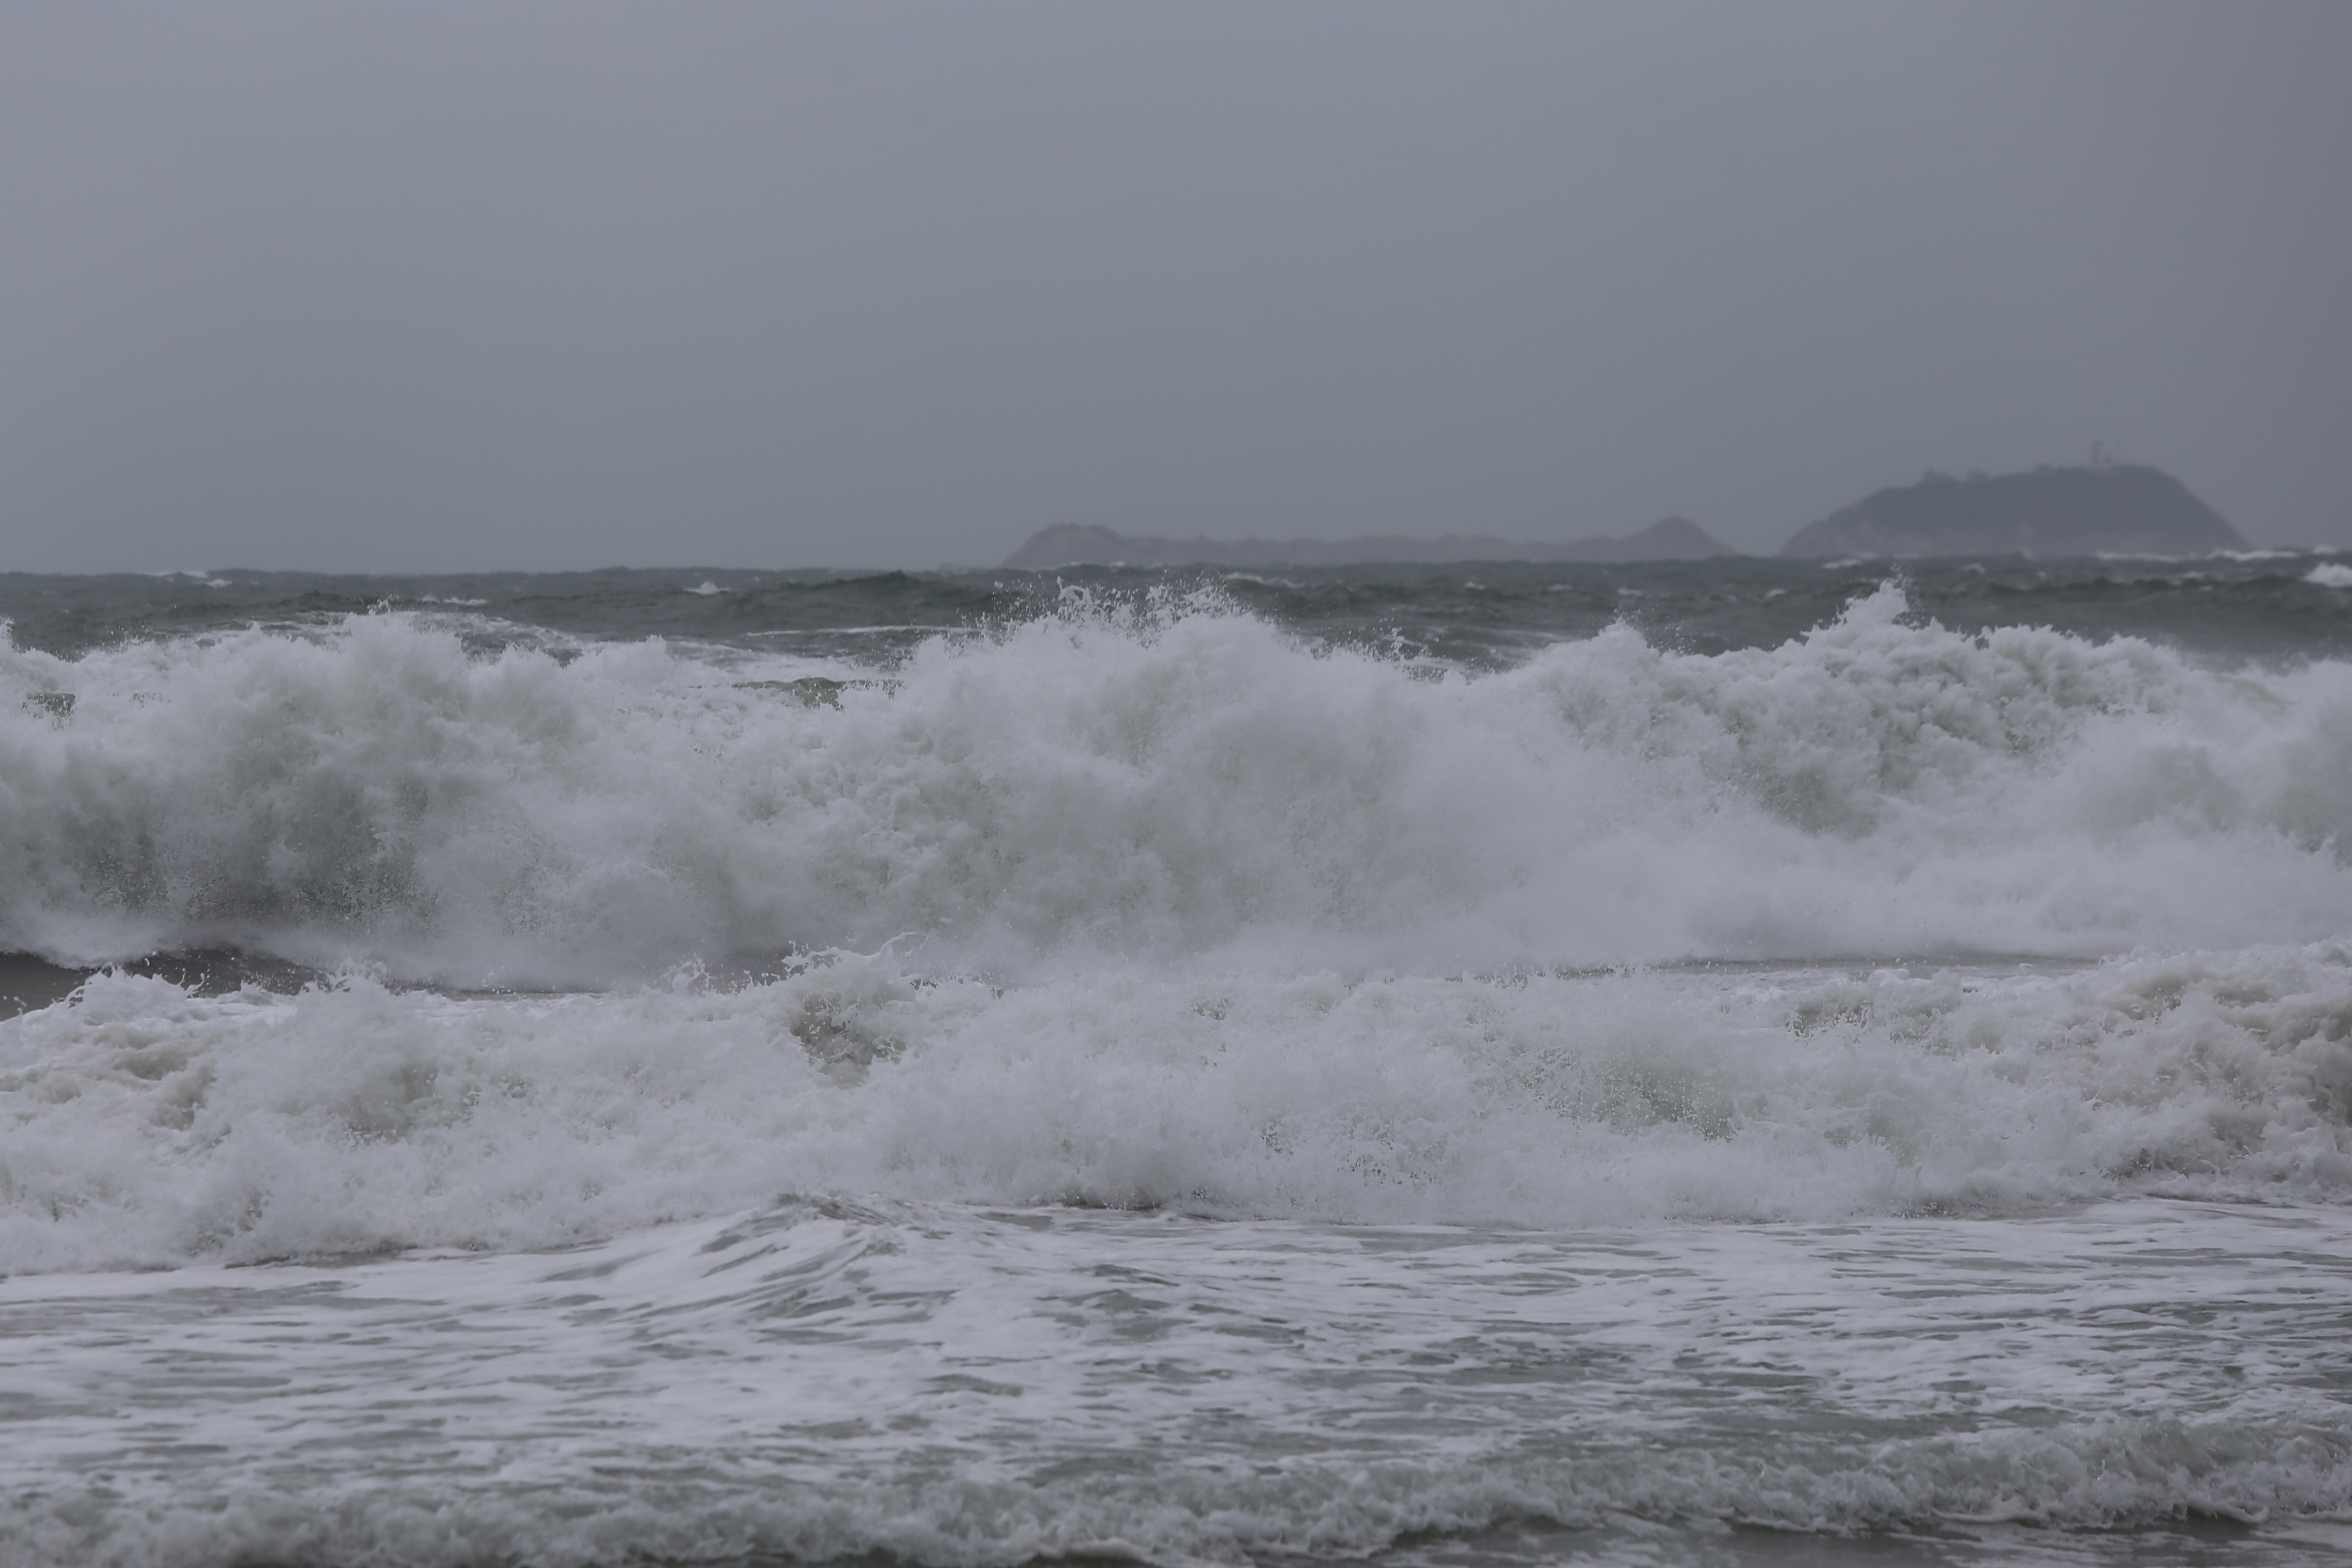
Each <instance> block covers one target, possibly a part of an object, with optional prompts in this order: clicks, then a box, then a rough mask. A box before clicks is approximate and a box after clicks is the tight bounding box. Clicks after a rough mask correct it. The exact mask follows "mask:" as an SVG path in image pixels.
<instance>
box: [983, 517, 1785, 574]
mask: <svg viewBox="0 0 2352 1568" xmlns="http://www.w3.org/2000/svg"><path fill="white" fill-rule="evenodd" d="M1736 554H1738V551H1736V550H1733V549H1731V548H1729V547H1728V546H1727V545H1725V544H1723V543H1720V542H1717V540H1716V539H1714V538H1713V537H1711V536H1710V535H1709V534H1708V533H1707V531H1706V530H1705V529H1703V528H1701V527H1700V526H1699V525H1698V524H1696V523H1695V522H1692V521H1689V520H1688V519H1686V518H1679V517H1670V518H1667V519H1665V520H1664V521H1661V522H1654V523H1652V524H1651V525H1650V526H1649V527H1647V528H1644V529H1642V530H1639V531H1636V532H1633V533H1630V534H1628V535H1626V536H1625V537H1624V538H1622V539H1613V538H1610V537H1608V536H1606V535H1602V536H1600V537H1596V538H1592V539H1578V540H1571V541H1569V542H1559V543H1540V542H1520V541H1517V540H1509V539H1496V538H1495V537H1494V536H1492V535H1490V534H1484V533H1448V534H1444V535H1441V536H1439V537H1437V538H1435V539H1415V538H1412V537H1409V536H1407V535H1404V534H1399V533H1385V534H1379V535H1375V536H1371V537H1368V538H1362V539H1336V540H1333V539H1211V538H1208V537H1207V536H1206V535H1202V536H1200V537H1196V538H1192V539H1170V538H1167V537H1165V536H1161V535H1156V534H1126V533H1117V532H1114V531H1111V530H1110V529H1108V528H1105V527H1103V526H1102V525H1101V524H1099V523H1091V522H1057V523H1055V524H1054V525H1053V526H1052V527H1050V528H1041V529H1039V530H1038V531H1036V532H1034V533H1033V534H1031V535H1030V536H1029V537H1028V539H1027V540H1026V541H1024V542H1023V544H1022V546H1021V548H1020V549H1018V550H1016V551H1014V552H1013V553H1012V554H1011V555H1009V556H1007V557H1006V558H1005V562H1004V564H1005V566H1006V567H1007V568H1010V569H1013V570H1024V569H1026V570H1037V569H1042V568H1046V567H1054V566H1351V565H1359V564H1379V563H1416V564H1423V565H1430V564H1435V563H1444V562H1454V561H1700V560H1705V559H1706V557H1708V556H1711V555H1736Z"/></svg>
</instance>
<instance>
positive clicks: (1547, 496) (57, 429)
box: [0, 0, 2352, 571]
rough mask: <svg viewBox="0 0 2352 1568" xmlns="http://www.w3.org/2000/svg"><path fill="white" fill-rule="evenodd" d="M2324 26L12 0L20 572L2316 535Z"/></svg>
mask: <svg viewBox="0 0 2352 1568" xmlns="http://www.w3.org/2000/svg"><path fill="white" fill-rule="evenodd" d="M2347 80H2352V5H2343V4H2340V3H2320V4H2310V5H2291V4H2270V5H2265V4H2259V3H2256V4H2232V5H2170V4H2164V3H2162V0H2128V3H2125V4H2092V3H2076V4H2068V5H2052V4H2042V3H2040V0H2036V3H2033V4H2001V3H1997V0H1965V3H1954V4H1946V5H1923V4H1900V3H1895V0H1869V3H1866V4H1842V3H1840V4H1823V3H1810V0H1782V3H1779V4H1773V5H1754V4H1748V3H1746V0H1741V3H1737V4H1626V5H1569V4H1544V5H1484V4H1476V3H1469V4H1464V3H1458V0H1457V3H1448V4H1444V5H1437V4H1430V5H1384V4H1378V3H1364V0H1350V3H1349V4H1344V5H1341V4H1316V3H1311V0H1301V3H1296V4H1281V5H1276V4H1263V3H1257V0H1252V3H1249V4H1240V5H1229V4H1220V3H1215V0H1182V3H1181V4H1173V3H1171V4H1164V5H1120V4H1089V5H1067V4H1057V5H1034V4H1005V3H988V4H957V5H667V4H665V5H655V4H644V5H618V6H616V5H592V4H584V3H583V4H563V5H534V4H499V5H480V4H472V3H467V4H462V5H456V4H452V5H441V4H432V3H429V0H423V3H420V0H403V3H400V4H358V5H320V4H315V3H310V0H304V3H301V4H292V5H248V4H238V3H235V0H230V3H223V4H205V5H183V4H177V3H174V4H169V5H163V4H155V5H102V4H100V5H48V4H44V3H38V0H8V3H7V4H5V5H0V569H29V570H41V571H98V570H154V569H163V568H171V567H215V568H216V567H223V566H234V565H244V566H260V567H283V568H303V569H320V570H346V569H364V570H382V571H425V570H442V569H448V570H460V569H473V568H491V567H544V568H558V567H574V566H593V565H606V564H635V565H688V564H691V565H740V566H795V565H838V566H855V565H881V566H888V565H900V566H929V565H935V564H938V563H942V562H968V563H992V562H995V561H997V560H999V559H1002V558H1003V555H1004V554H1005V553H1006V552H1009V551H1010V550H1011V549H1012V548H1013V546H1014V545H1015V544H1016V543H1018V542H1020V540H1021V539H1022V538H1023V537H1024V536H1025V535H1026V534H1027V533H1028V532H1029V531H1031V530H1033V529H1034V528H1036V527H1038V526H1040V525H1041V524H1043V523H1045V522H1048V521H1062V520H1075V521H1090V522H1101V523H1106V524H1108V525H1110V526H1112V527H1115V528H1118V529H1121V530H1124V531H1130V532H1146V531H1148V532H1185V533H1193V532H1200V531H1207V532H1212V533H1220V534H1279V535H1290V534H1309V535H1319V536H1324V537H1338V536H1341V535H1346V534H1351V533H1360V532H1391V531H1398V532H1422V533H1435V532H1444V531H1480V532H1493V533H1502V534H1507V535H1512V536H1516V537H1521V538H1528V539H1560V538H1574V537H1579V536H1581V535H1585V534H1589V533H1596V532H1611V533H1615V532H1622V531H1626V530H1629V529H1633V528H1636V527H1639V526H1641V525H1643V524H1644V523H1648V522H1651V521H1654V520H1656V519H1657V518H1659V517H1662V516H1665V515H1667V514H1669V513H1680V514H1683V515H1686V516H1689V517H1693V518H1696V519H1697V520H1698V521H1700V522H1702V523H1704V524H1705V525H1706V527H1707V528H1709V529H1711V530H1713V531H1716V532H1717V534H1718V535H1719V536H1720V537H1722V538H1723V539H1725V540H1726V541H1727V542H1731V543H1733V544H1735V545H1738V546H1739V547H1741V548H1744V549H1748V550H1752V551H1759V552H1760V551H1769V550H1772V549H1775V548H1777V547H1778V546H1779V545H1780V542H1781V541H1782V540H1783V539H1784V538H1785V537H1786V536H1787V535H1788V534H1789V533H1790V531H1793V530H1795V529H1796V528H1797V527H1799V526H1800V525H1801V524H1803V523H1805V522H1808V521H1812V520H1813V519H1815V518H1817V517H1820V516H1822V515H1823V514H1824V513H1826V512H1828V511H1830V510H1833V509H1834V508H1836V507H1838V506H1841V505H1843V504H1844V503H1845V502H1847V501H1850V500H1854V499H1856V498H1858V497H1860V496H1861V495H1863V494H1865V493H1867V492H1868V491H1870V490H1872V489H1876V488H1877V487H1879V486H1882V485H1886V484H1895V483H1907V482H1909V481H1910V480H1913V479H1916V478H1917V477H1918V476H1919V474H1920V472H1921V471H1922V470H1923V469H1926V468H1943V469H1948V470H1952V471H1961V470H1966V469H1969V468H1984V469H1988V470H1992V471H2000V470H2005V469H2012V468H2025V467H2030V466H2032V464H2035V463H2037V462H2045V461H2055V462H2073V461H2080V460H2082V459H2083V458H2084V457H2085V456H2086V455H2087V454H2088V452H2089V449H2090V446H2091V443H2092V442H2093V441H2095V440H2097V441H2104V442H2105V443H2106V444H2107V446H2108V447H2109V448H2110V450H2111V451H2113V452H2114V453H2115V454H2116V456H2117V457H2118V458H2120V459H2122V460H2126V461H2142V462H2150V463H2154V464H2157V465H2158V466H2159V467H2161V468H2166V469H2168V470H2170V471H2171V472H2173V473H2175V474H2177V475H2179V477H2180V478H2181V479H2185V480H2186V481H2187V482H2188V483H2189V486H2190V487H2191V488H2192V489H2195V490H2197V491H2198V492H2199V493H2200V495H2202V496H2203V497H2205V499H2206V500H2209V501H2210V502H2211V503H2212V504H2213V505H2215V506H2216V507H2218V508H2219V509H2220V510H2221V511H2222V512H2223V514H2224V515H2226V516H2228V517H2229V518H2231V520H2232V521H2235V522H2236V523H2238V524H2239V526H2240V527H2241V528H2242V530H2243V531H2245V532H2246V533H2247V534H2248V535H2249V536H2250V537H2252V538H2253V539H2254V540H2256V541H2257V542H2334V543H2339V544H2352V89H2347V85H2346V84H2347Z"/></svg>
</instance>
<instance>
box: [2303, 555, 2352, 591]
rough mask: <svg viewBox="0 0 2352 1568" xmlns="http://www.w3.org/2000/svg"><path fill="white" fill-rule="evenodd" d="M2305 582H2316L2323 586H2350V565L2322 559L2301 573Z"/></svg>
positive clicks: (2351, 581)
mask: <svg viewBox="0 0 2352 1568" xmlns="http://www.w3.org/2000/svg"><path fill="white" fill-rule="evenodd" d="M2303 580H2304V581H2305V582H2306V583H2316V584H2319V585H2320V586H2321V587H2323V588H2352V566H2347V565H2344V564H2342V563H2340V562H2335V561H2323V562H2321V563H2319V564H2318V565H2316V566H2315V567H2313V568H2312V569H2311V570H2310V571H2308V572H2306V573H2305V574H2303Z"/></svg>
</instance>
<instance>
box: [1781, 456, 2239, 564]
mask: <svg viewBox="0 0 2352 1568" xmlns="http://www.w3.org/2000/svg"><path fill="white" fill-rule="evenodd" d="M2245 548H2246V542H2245V540H2244V538H2243V537H2242V536H2241V535H2240V534H2239V532H2238V531H2237V530H2236V529H2234V528H2231V526H2230V525H2229V524H2228V523H2227V522H2225V521H2222V518H2221V513H2219V512H2217V511H2215V510H2213V509H2212V508H2211V507H2210V506H2207V505H2206V504H2205V503H2204V502H2203V501H2201V500H2198V499H2197V498H2196V497H2195V496H2194V495H2192V494H2190V493H2189V487H2188V486H2187V485H2184V484H2182V483H2181V482H2180V481H2179V479H2174V478H2173V477H2172V476H2171V475H2169V474H2168V473H2164V472H2162V471H2161V470H2159V469H2156V468H2148V467H2147V466H2146V465H2144V464H2116V465H2112V466H2110V465H2105V464H2103V465H2100V466H2097V467H2094V468H2035V469H2034V470H2032V472H2031V473H2023V474H2001V475H1998V476H1989V475H1984V474H1971V475H1969V477H1968V478H1966V479H1953V478H1951V477H1950V476H1948V475H1945V474H1932V473H1931V474H1929V475H1928V476H1927V478H1926V479H1921V480H1920V481H1919V482H1918V483H1917V484H1916V485H1905V486H1900V487H1897V488H1895V489H1883V490H1880V491H1879V492H1878V493H1877V494H1875V495H1872V496H1867V497H1865V498H1864V499H1863V500H1858V501H1856V502H1854V503H1853V505H1852V506H1849V507H1845V508H1843V509H1841V510H1837V511H1833V512H1832V513H1831V514H1830V515H1829V516H1827V517H1825V518H1823V519H1822V520H1821V521H1819V522H1816V523H1811V524H1810V525H1808V526H1806V527H1804V528H1801V529H1799V530H1798V531H1797V532H1796V534H1795V535H1794V536H1793V537H1792V538H1790V541H1789V542H1788V543H1786V544H1784V545H1782V546H1781V547H1780V553H1781V554H1782V555H1790V556H1832V555H1868V556H1890V555H1897V556H1899V555H2015V554H2024V555H2044V556H2058V555H2098V554H2119V555H2203V554H2206V553H2208V552H2212V551H2215V550H2243V549H2245Z"/></svg>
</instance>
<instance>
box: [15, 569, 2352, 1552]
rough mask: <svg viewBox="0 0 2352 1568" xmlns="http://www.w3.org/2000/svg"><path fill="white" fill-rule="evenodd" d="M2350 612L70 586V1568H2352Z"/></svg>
mask: <svg viewBox="0 0 2352 1568" xmlns="http://www.w3.org/2000/svg"><path fill="white" fill-rule="evenodd" d="M2347 560H2352V558H2347V557H2339V556H2333V555H2329V554H2326V553H2325V552H2320V553H2307V552H2306V553H2296V552H2255V553H2250V554H2246V555H2242V556H2216V557H2211V558H2201V559H2195V560H2098V561H2073V562H2035V561H2026V560H2019V559H2014V558H2010V559H2002V560H1988V561H1983V562H1936V563H1884V562H1879V563H1871V562H1858V561H1845V562H1833V563H1827V564H1823V563H1814V562H1783V561H1776V560H1775V561H1764V560H1745V559H1736V560H1724V561H1713V562H1702V563H1674V564H1666V563H1661V564H1655V565H1616V566H1596V565H1572V564H1561V565H1540V566H1536V565H1511V564H1500V563H1496V564H1479V565H1467V566H1460V567H1370V566H1365V567H1346V568H1320V569H1312V570H1307V569H1302V570H1297V571H1288V572H1279V573H1276V572H1260V573H1236V572H1232V571H1216V570H1195V571H1150V572H1146V571H1129V570H1122V569H1108V568H1103V569H1097V568H1085V569H1075V570H1070V571H1066V572H1062V573H1058V574H1055V573H1008V572H987V571H977V572H961V571H950V572H940V573H932V574H904V573H891V574H845V573H814V572H810V573H772V572H769V573H763V572H722V571H695V572H663V571H610V572H595V573H579V574H475V575H450V576H438V577H332V576H309V575H297V574H266V573H250V572H221V573H184V574H173V575H165V576H140V577H128V576H125V577H84V578H74V577H43V576H27V575H0V617H5V620H6V622H7V623H8V636H7V637H6V639H5V650H0V954H5V956H0V1013H5V1018H0V1563H5V1564H6V1565H7V1568H47V1565H51V1564H55V1565H60V1568H63V1565H68V1564H71V1565H75V1568H85V1565H109V1568H190V1565H221V1568H227V1565H231V1564H236V1565H242V1568H263V1565H273V1568H330V1565H332V1568H345V1565H348V1568H428V1565H429V1568H488V1565H493V1564H495V1565H499V1568H520V1565H526V1564H528V1565H532V1568H539V1565H547V1568H591V1565H604V1564H613V1565H620V1564H632V1565H636V1568H649V1565H654V1564H671V1565H682V1564H726V1565H732V1568H751V1565H754V1564H766V1565H780V1564H785V1563H856V1564H859V1565H860V1568H898V1565H902V1564H905V1565H912V1564H921V1565H925V1568H994V1565H999V1564H1015V1563H1032V1562H1069V1563H1108V1562H1129V1563H1157V1564H1170V1565H1176V1564H1197V1563H1226V1564H1231V1563H1258V1564H1269V1565H1275V1564H1307V1563H1339V1562H1349V1563H1369V1564H1374V1565H1379V1568H1408V1565H1411V1568H1423V1565H1427V1568H1506V1565H1518V1564H1534V1563H1612V1564H1644V1565H1658V1568H1674V1565H1683V1564H1692V1565H1698V1564H1708V1565H1712V1564H1744V1563H1790V1564H1794V1563H1852V1564H1881V1563H1906V1564H1911V1563H1915V1564H1964V1563H2067V1564H2124V1563H2132V1564H2155V1563H2198V1564H2282V1563H2327V1562H2341V1563H2352V564H2347Z"/></svg>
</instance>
